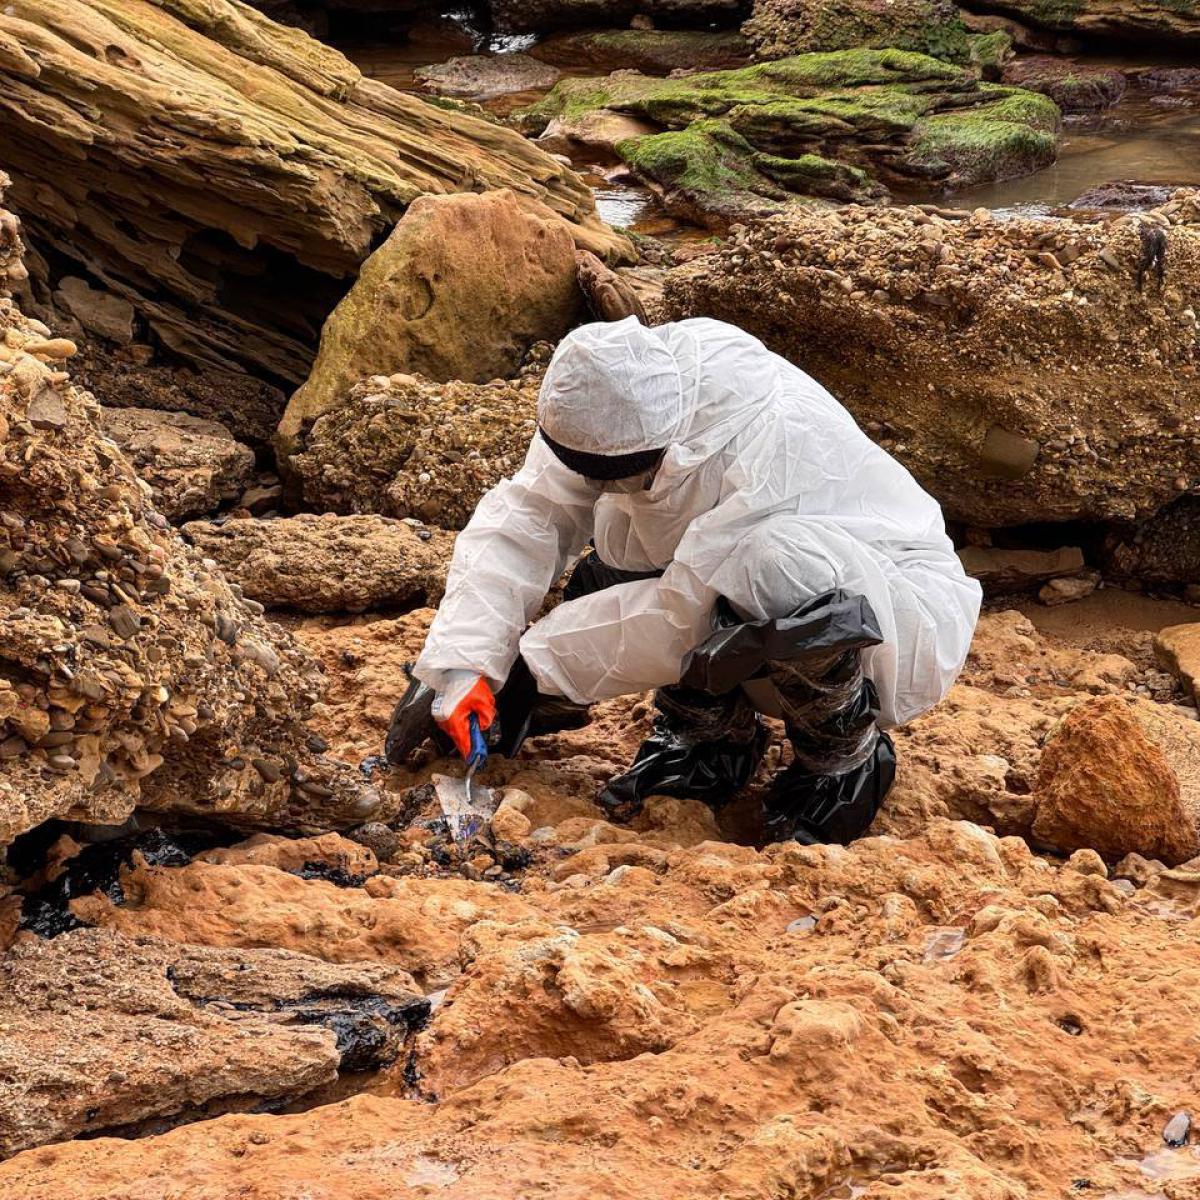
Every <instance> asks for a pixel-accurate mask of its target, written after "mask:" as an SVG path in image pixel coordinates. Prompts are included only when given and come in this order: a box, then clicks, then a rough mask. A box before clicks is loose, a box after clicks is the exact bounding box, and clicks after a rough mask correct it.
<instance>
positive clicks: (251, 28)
mask: <svg viewBox="0 0 1200 1200" xmlns="http://www.w3.org/2000/svg"><path fill="white" fill-rule="evenodd" d="M0 44H2V45H3V46H4V47H5V51H4V54H3V56H2V57H0V162H2V163H4V164H5V166H6V167H7V168H8V169H9V170H10V171H11V172H12V173H13V176H14V186H13V197H12V199H13V202H14V206H15V207H16V208H17V210H18V211H23V212H24V213H25V214H26V217H27V220H28V222H29V225H30V229H31V231H32V232H33V234H34V235H35V236H36V238H37V239H38V241H39V242H40V243H41V244H42V245H44V246H46V247H51V246H52V247H54V248H55V249H56V250H57V251H59V252H61V253H62V254H64V255H66V256H67V257H68V258H71V259H74V260H75V261H77V262H79V263H80V264H81V265H82V266H84V267H86V269H87V270H88V271H89V272H90V273H91V274H92V275H93V276H95V277H96V278H97V279H99V280H100V281H101V282H102V283H103V284H104V285H105V286H106V287H107V288H108V289H109V290H111V291H113V292H115V293H117V294H118V295H120V296H123V297H124V298H125V299H127V300H129V301H130V302H131V303H132V304H133V305H134V307H135V308H136V309H137V310H138V313H139V315H140V316H141V317H143V318H144V319H145V320H146V321H147V322H148V323H149V325H150V327H151V328H152V329H153V330H154V332H155V333H156V334H157V335H158V336H159V337H160V338H161V339H162V340H163V341H164V342H165V343H167V344H168V345H169V346H172V347H173V348H175V349H177V350H179V351H180V352H182V353H183V354H185V355H186V356H188V357H191V358H193V359H196V360H199V361H202V362H204V363H206V364H208V365H212V366H216V367H218V368H221V367H224V368H226V369H228V367H229V366H230V364H236V365H241V366H245V367H250V368H253V369H254V370H256V371H258V372H260V373H263V374H266V375H268V376H271V377H275V378H277V379H278V380H282V381H290V382H292V383H299V382H300V381H301V380H303V378H304V377H305V375H306V374H307V368H308V365H309V363H310V362H311V359H312V355H313V352H314V350H315V347H316V341H317V334H318V332H319V330H320V326H321V323H322V321H323V320H324V318H325V316H326V315H327V314H328V312H329V311H330V309H332V307H333V306H334V304H335V303H336V301H337V300H338V298H339V297H340V295H341V293H342V292H343V291H344V290H345V287H346V281H347V280H348V279H349V278H351V277H352V276H353V275H354V273H355V272H356V271H357V269H358V266H359V264H360V263H361V262H362V260H363V259H364V258H366V257H367V255H368V254H369V253H370V251H371V250H372V249H373V248H374V247H375V246H376V245H377V244H378V242H379V241H380V240H381V238H382V237H383V236H384V234H386V233H387V232H388V231H389V230H390V229H391V227H392V226H393V225H394V224H395V222H396V221H397V220H398V219H399V217H400V216H401V215H402V214H403V212H404V210H405V209H406V208H407V207H408V205H409V204H410V203H411V202H412V201H413V200H415V199H416V198H417V197H418V196H420V195H422V194H426V193H434V194H442V193H446V192H454V191H485V190H488V189H493V188H505V187H511V188H512V189H513V190H514V191H515V192H516V193H517V194H518V195H519V196H520V197H521V199H522V201H541V202H543V203H545V204H547V205H549V207H550V208H552V209H553V210H554V211H555V212H558V213H560V214H561V215H562V216H564V217H565V218H566V219H567V220H568V221H569V222H571V223H572V230H573V232H574V234H575V236H576V238H577V239H578V241H579V243H580V244H581V245H582V246H584V247H585V248H589V249H594V250H598V251H599V252H600V253H602V254H603V253H608V252H612V253H617V254H626V253H628V249H627V244H626V243H624V242H623V240H622V239H620V238H617V237H616V235H614V234H612V233H611V231H609V230H608V229H607V227H606V226H604V225H603V224H602V223H601V222H600V221H599V220H598V219H597V217H596V216H595V208H594V204H593V201H592V197H591V194H590V193H589V191H588V189H587V187H586V185H584V184H583V183H582V181H580V180H579V178H578V177H577V176H576V175H574V174H573V173H572V172H571V171H570V170H569V169H568V168H565V167H563V166H562V165H561V164H559V163H557V162H555V161H554V160H552V159H551V158H549V157H548V156H547V155H546V154H544V153H543V152H542V151H541V150H539V149H538V148H537V147H535V146H532V145H530V144H529V143H528V142H527V141H526V140H525V139H523V138H522V137H520V136H519V135H518V134H517V133H516V132H514V131H513V130H510V129H507V128H504V127H503V126H500V125H495V124H491V123H489V122H486V121H480V120H478V119H475V118H473V117H470V116H466V115H464V114H462V113H461V112H457V111H454V110H452V109H446V108H439V107H436V106H434V105H432V104H429V103H426V102H425V101H424V100H421V99H419V98H418V97H415V96H409V95H405V94H403V93H400V92H398V91H395V90H393V89H392V88H389V87H387V86H385V85H383V84H380V83H376V82H374V81H372V80H369V79H364V78H363V77H362V76H361V74H360V73H359V71H358V70H357V68H355V67H354V66H353V65H352V64H351V63H350V62H349V61H348V60H347V59H345V58H344V57H343V56H342V55H341V54H339V53H338V52H337V51H335V50H333V49H330V48H329V47H326V46H324V45H322V44H321V43H319V42H316V41H314V40H312V39H311V38H309V37H308V36H307V35H306V34H304V33H301V32H300V31H299V30H296V29H289V28H286V27H284V26H280V25H276V24H275V23H274V22H272V21H270V20H269V19H268V18H267V17H265V16H263V15H262V14H261V13H259V12H257V11H256V10H255V9H253V8H250V7H249V6H247V5H245V4H242V3H240V2H239V0H206V2H204V3H198V2H196V0H119V2H116V0H61V2H56V3H53V4H45V3H41V2H40V0H16V2H15V3H13V4H9V5H8V6H6V8H5V9H4V12H3V14H2V15H0ZM283 295H286V296H287V297H288V302H287V303H286V304H281V303H279V297H280V296H283Z"/></svg>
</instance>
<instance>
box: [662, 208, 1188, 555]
mask: <svg viewBox="0 0 1200 1200" xmlns="http://www.w3.org/2000/svg"><path fill="white" fill-rule="evenodd" d="M1189 196H1190V193H1186V192H1183V193H1180V194H1179V196H1177V197H1176V198H1173V200H1172V202H1171V204H1169V205H1167V206H1164V208H1162V209H1159V210H1157V211H1156V212H1155V213H1153V214H1151V215H1150V218H1151V220H1152V221H1153V222H1156V223H1160V227H1161V228H1163V229H1165V232H1166V237H1167V242H1168V252H1167V259H1168V262H1169V268H1168V273H1167V277H1166V282H1165V285H1164V286H1162V287H1159V285H1158V284H1157V282H1156V281H1155V280H1153V279H1150V280H1148V281H1146V282H1145V285H1144V289H1143V290H1141V291H1139V290H1138V273H1139V267H1140V265H1141V263H1142V262H1143V261H1144V256H1145V252H1146V245H1147V241H1146V238H1145V237H1144V236H1143V235H1144V234H1145V233H1146V231H1147V230H1148V229H1152V228H1153V225H1151V224H1150V222H1149V221H1147V219H1146V218H1142V217H1137V216H1134V217H1124V218H1118V219H1115V220H1113V219H1111V218H1110V219H1096V220H1093V221H1087V220H1070V219H1054V218H1047V219H1039V220H1036V221H1033V220H1024V219H1013V220H1004V221H997V220H994V219H993V218H992V217H991V215H990V214H989V213H988V212H987V211H985V210H979V211H978V212H976V213H974V214H966V213H958V214H955V213H950V214H949V215H945V214H941V213H938V212H933V213H930V212H926V211H924V210H923V209H921V208H914V207H908V208H905V207H894V208H891V209H887V210H881V209H868V208H859V207H853V206H851V207H847V208H844V209H841V210H839V211H837V212H827V211H817V210H812V211H803V212H795V213H792V214H788V215H785V216H778V217H773V218H771V219H770V220H769V221H767V222H765V223H763V224H761V225H758V226H756V227H754V228H752V229H745V230H741V231H738V233H737V235H736V237H734V238H733V239H731V241H730V242H729V243H728V244H727V245H725V246H723V247H721V248H720V249H719V250H717V251H715V252H714V253H711V254H708V255H706V256H704V257H703V258H697V259H694V260H693V261H692V262H690V263H688V264H686V265H684V266H681V267H678V268H676V269H675V270H674V271H672V272H671V273H670V274H669V275H668V277H667V281H666V287H665V298H666V306H667V310H668V313H669V316H670V318H672V319H680V318H684V317H699V316H708V317H716V318H719V319H721V320H725V321H729V322H731V323H733V324H735V325H739V326H741V327H742V328H743V329H745V330H747V331H749V332H750V333H753V334H755V335H756V336H758V337H760V338H762V339H763V341H764V342H765V343H766V344H767V345H768V346H769V347H770V348H771V349H772V350H774V351H776V352H777V353H779V354H782V355H784V356H785V357H787V358H789V359H791V360H792V361H793V362H795V363H797V364H798V365H799V366H801V367H803V368H804V369H805V370H806V371H808V372H809V373H810V374H811V375H813V376H814V377H815V378H817V379H818V380H820V382H821V383H822V384H824V386H826V387H827V388H829V389H830V391H832V392H833V393H834V395H836V396H837V398H838V399H839V400H840V401H841V402H842V403H843V404H845V405H847V406H848V407H849V409H850V410H851V412H852V413H853V414H854V416H855V417H856V418H857V419H858V421H859V422H860V423H861V424H862V425H863V426H864V427H865V428H866V429H867V430H868V432H870V433H871V434H872V436H874V437H875V438H877V439H878V440H879V442H880V444H881V445H882V446H883V447H884V448H885V449H887V450H889V451H890V452H892V453H893V454H895V455H896V457H897V458H899V459H900V461H901V462H903V463H904V464H905V466H907V467H908V468H909V469H910V470H911V471H913V473H914V474H915V475H916V477H917V478H918V479H919V480H920V482H921V483H922V485H923V486H924V487H926V488H927V489H928V490H929V491H931V492H932V493H933V494H934V495H935V496H936V497H937V498H938V499H939V500H940V501H941V502H942V504H943V506H944V507H945V509H946V511H947V514H948V515H949V516H950V517H951V518H953V519H955V520H961V521H964V522H966V523H968V524H972V525H979V526H983V527H985V528H993V527H996V526H1002V525H1019V524H1025V523H1029V522H1043V521H1067V520H1100V521H1112V520H1122V521H1128V520H1136V519H1139V518H1145V517H1147V516H1149V515H1150V514H1153V513H1155V512H1156V511H1157V510H1159V509H1160V508H1162V507H1163V506H1165V505H1167V504H1169V503H1170V502H1171V501H1173V500H1174V499H1175V498H1176V497H1178V496H1179V495H1180V493H1181V491H1182V490H1186V488H1187V487H1188V480H1190V479H1194V478H1196V477H1197V476H1200V445H1198V444H1197V422H1198V421H1200V377H1198V371H1200V349H1198V346H1197V338H1196V332H1197V328H1198V324H1197V317H1196V313H1195V310H1194V308H1192V307H1191V303H1190V298H1191V296H1192V295H1193V294H1194V292H1195V289H1196V287H1197V286H1198V285H1200V228H1197V227H1196V226H1195V225H1193V224H1190V223H1189V221H1190V220H1191V219H1192V218H1191V217H1190V215H1189V212H1190V210H1189V208H1188V205H1189ZM1184 550H1185V547H1182V546H1181V551H1180V552H1181V553H1183V552H1184Z"/></svg>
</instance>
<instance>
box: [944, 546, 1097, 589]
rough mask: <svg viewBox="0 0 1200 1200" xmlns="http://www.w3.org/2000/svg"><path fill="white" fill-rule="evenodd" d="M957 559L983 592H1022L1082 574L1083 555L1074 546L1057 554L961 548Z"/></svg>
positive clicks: (981, 547)
mask: <svg viewBox="0 0 1200 1200" xmlns="http://www.w3.org/2000/svg"><path fill="white" fill-rule="evenodd" d="M958 557H959V559H960V560H961V562H962V565H963V568H964V570H966V572H967V574H968V575H973V576H974V577H975V578H976V579H978V580H979V582H980V583H981V584H982V585H983V590H984V591H985V592H1017V591H1024V590H1027V589H1032V588H1036V587H1038V586H1039V585H1040V584H1043V583H1045V582H1046V580H1048V579H1057V578H1058V577H1060V576H1063V575H1074V574H1075V573H1076V572H1078V571H1081V570H1083V551H1082V550H1080V549H1079V547H1078V546H1063V547H1062V548H1061V549H1058V550H1002V549H999V548H998V547H992V546H965V547H964V548H963V549H962V550H960V551H959V552H958Z"/></svg>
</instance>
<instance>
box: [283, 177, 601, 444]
mask: <svg viewBox="0 0 1200 1200" xmlns="http://www.w3.org/2000/svg"><path fill="white" fill-rule="evenodd" d="M582 309H583V296H582V294H581V292H580V290H579V287H578V285H577V283H576V280H575V252H574V248H573V246H572V242H571V237H570V234H569V233H568V231H567V226H566V225H565V224H564V223H563V222H562V221H560V220H558V219H557V218H555V217H554V215H553V214H552V213H550V212H549V210H546V209H541V210H539V211H537V212H530V211H527V209H523V208H522V207H521V205H520V204H519V203H518V201H517V198H516V196H515V195H514V194H513V193H512V192H507V191H504V192H492V193H489V194H488V195H485V196H447V197H425V198H423V199H421V200H418V201H416V202H415V203H414V204H413V205H412V207H411V209H410V211H409V213H408V214H407V215H406V216H405V218H404V220H402V221H401V222H400V223H399V224H398V225H397V226H396V228H395V230H394V231H393V232H392V234H391V236H390V237H389V238H388V240H387V241H386V242H384V244H383V245H382V246H381V247H380V248H379V249H378V250H376V251H375V253H374V254H372V255H371V257H370V258H369V259H367V261H366V262H365V263H364V264H363V269H362V272H361V274H360V275H359V277H358V280H357V281H356V283H355V284H354V286H353V287H352V288H351V289H350V291H349V292H348V293H347V294H346V296H345V298H344V299H343V300H342V301H341V303H340V304H339V305H338V306H337V308H336V309H335V310H334V311H333V313H332V315H331V316H330V318H329V320H328V321H327V322H326V324H325V328H324V330H323V331H322V333H321V349H320V352H319V353H318V355H317V360H316V362H315V363H314V364H313V369H312V373H311V374H310V375H309V377H308V379H307V380H306V381H305V383H304V385H303V386H302V387H301V388H300V389H299V390H298V391H297V392H296V394H295V395H294V396H293V397H292V399H291V401H290V402H289V404H288V407H287V411H286V412H285V413H284V416H283V420H282V421H281V422H280V426H279V432H278V436H277V439H276V441H277V448H278V450H279V452H280V453H281V454H282V455H284V456H285V458H286V456H288V455H292V454H295V453H296V452H297V451H298V450H299V449H301V448H302V447H303V446H304V444H305V437H306V434H307V431H308V430H309V429H310V427H311V426H312V423H313V422H314V421H315V420H317V419H318V418H320V417H321V416H322V415H323V414H324V413H327V412H329V411H330V410H332V409H335V408H338V407H339V406H341V405H342V404H344V403H345V397H346V393H347V392H348V391H349V389H350V387H351V385H352V384H355V383H357V382H358V381H359V380H361V379H363V378H364V377H365V376H389V375H392V374H395V373H403V374H406V375H416V374H420V375H423V376H425V377H427V378H429V379H434V380H447V379H461V380H466V381H468V382H472V383H483V382H485V381H487V380H489V379H496V378H502V377H505V376H508V375H511V374H513V372H515V371H516V369H517V368H518V367H519V366H520V365H521V363H522V361H523V360H524V358H525V356H526V353H527V352H528V350H529V348H530V346H531V345H532V344H533V343H534V342H537V341H541V340H549V341H557V340H558V339H559V338H561V337H562V336H563V334H565V333H566V332H567V330H568V329H570V327H571V325H572V324H574V322H575V320H576V319H577V317H578V316H579V315H580V314H581V312H582ZM417 413H418V418H419V420H418V424H419V425H427V424H428V423H429V421H430V417H431V416H432V414H429V413H426V412H424V411H423V410H422V409H421V408H420V407H418V409H417Z"/></svg>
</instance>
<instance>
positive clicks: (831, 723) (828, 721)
mask: <svg viewBox="0 0 1200 1200" xmlns="http://www.w3.org/2000/svg"><path fill="white" fill-rule="evenodd" d="M882 640H883V638H882V635H881V633H880V631H879V626H878V623H877V621H876V619H875V614H874V612H873V611H872V609H871V605H870V604H869V603H868V601H867V600H866V598H865V597H863V596H854V595H849V594H847V593H845V592H840V591H835V592H828V593H826V594H824V595H822V596H817V597H814V598H813V599H812V600H810V601H808V602H807V603H805V604H804V605H802V606H801V607H800V608H798V609H797V610H796V611H795V612H794V613H792V614H791V616H788V617H784V618H781V619H778V620H774V621H754V622H741V623H738V624H730V625H727V626H726V627H725V628H722V629H719V630H718V631H717V632H716V633H715V634H713V636H712V637H711V638H709V640H708V641H707V642H705V644H704V645H703V646H702V647H701V648H700V649H699V650H698V651H697V652H696V655H695V656H694V657H693V659H692V662H691V663H690V664H689V667H688V672H687V674H686V675H685V676H684V679H685V681H686V682H688V683H691V684H694V685H699V686H703V687H707V688H710V689H712V690H715V691H719V690H723V689H726V688H729V687H734V686H737V684H739V683H744V682H746V681H747V680H750V679H761V678H763V677H766V678H768V679H770V681H771V684H772V685H773V687H774V689H775V691H776V693H777V694H778V696H779V700H780V705H781V707H782V709H783V715H784V721H785V724H786V728H787V732H788V738H789V740H790V741H791V743H792V747H793V750H794V751H795V756H796V757H795V762H794V763H793V764H792V765H791V766H790V767H788V768H787V770H785V771H783V772H782V773H781V774H780V776H779V777H778V778H777V779H776V780H775V782H774V784H773V786H772V790H771V794H770V796H769V798H768V800H767V811H766V827H767V834H768V838H769V840H771V841H783V840H786V839H789V838H796V839H798V840H800V841H804V842H818V841H824V842H828V841H835V842H847V841H850V840H851V839H852V838H855V837H857V836H858V835H859V834H861V833H862V832H863V831H864V830H865V829H866V828H867V826H868V825H870V823H871V821H872V820H873V819H874V817H875V813H876V812H877V811H878V809H879V805H880V803H881V802H882V801H883V798H884V796H885V795H886V794H887V792H888V789H889V788H890V787H891V785H892V780H893V779H894V778H895V772H896V756H895V752H894V750H893V747H892V743H891V739H890V738H888V737H887V736H886V735H885V734H883V733H881V732H880V731H879V730H878V729H877V727H876V724H875V720H876V716H877V715H878V699H877V697H876V693H875V687H874V685H873V684H872V683H871V681H870V680H869V679H867V678H865V676H864V675H863V670H862V651H863V650H865V649H867V648H868V647H869V646H876V645H878V644H879V643H880V642H881V641H882Z"/></svg>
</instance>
